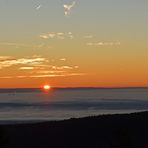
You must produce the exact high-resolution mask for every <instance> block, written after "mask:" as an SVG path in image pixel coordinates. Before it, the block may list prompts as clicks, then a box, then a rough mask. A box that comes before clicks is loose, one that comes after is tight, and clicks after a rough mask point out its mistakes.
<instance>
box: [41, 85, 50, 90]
mask: <svg viewBox="0 0 148 148" xmlns="http://www.w3.org/2000/svg"><path fill="white" fill-rule="evenodd" d="M43 89H44V90H50V89H51V86H50V85H44V86H43Z"/></svg>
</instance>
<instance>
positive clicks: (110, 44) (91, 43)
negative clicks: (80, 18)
mask: <svg viewBox="0 0 148 148" xmlns="http://www.w3.org/2000/svg"><path fill="white" fill-rule="evenodd" d="M86 45H88V46H119V45H121V43H120V42H89V43H86Z"/></svg>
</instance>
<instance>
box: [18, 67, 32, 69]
mask: <svg viewBox="0 0 148 148" xmlns="http://www.w3.org/2000/svg"><path fill="white" fill-rule="evenodd" d="M19 69H20V70H32V69H34V67H20V68H19Z"/></svg>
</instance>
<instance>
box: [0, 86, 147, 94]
mask: <svg viewBox="0 0 148 148" xmlns="http://www.w3.org/2000/svg"><path fill="white" fill-rule="evenodd" d="M97 89H98V90H100V89H148V87H108V88H106V87H53V88H52V90H58V91H65V90H71V91H75V90H76V91H78V90H97ZM42 91H43V89H42V88H0V93H31V92H42Z"/></svg>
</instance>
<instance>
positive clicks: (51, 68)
mask: <svg viewBox="0 0 148 148" xmlns="http://www.w3.org/2000/svg"><path fill="white" fill-rule="evenodd" d="M59 61H62V62H60V63H59ZM66 63H67V60H66V58H59V59H57V60H54V65H53V62H52V60H49V59H47V58H45V57H41V56H37V55H34V56H32V57H23V58H16V57H11V56H0V71H3V73H4V72H5V71H6V70H9V69H11V68H12V67H13V71H12V73H7V74H8V75H7V74H5V75H4V76H3V73H0V78H1V79H2V78H3V79H10V78H43V77H45V78H46V77H49V78H50V77H68V76H77V75H79V76H80V75H85V73H80V72H79V66H75V65H73V66H72V65H69V64H66ZM6 68H7V69H6Z"/></svg>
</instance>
